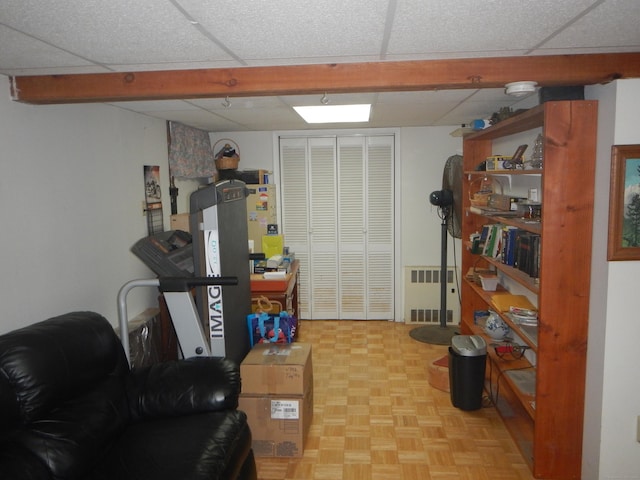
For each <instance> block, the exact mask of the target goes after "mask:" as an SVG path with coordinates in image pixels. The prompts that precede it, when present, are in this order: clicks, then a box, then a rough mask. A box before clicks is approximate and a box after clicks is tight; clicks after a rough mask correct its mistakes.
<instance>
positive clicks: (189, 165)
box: [169, 122, 216, 178]
mask: <svg viewBox="0 0 640 480" xmlns="http://www.w3.org/2000/svg"><path fill="white" fill-rule="evenodd" d="M215 171H216V167H215V162H214V158H213V151H212V150H211V141H210V140H209V133H208V132H206V131H204V130H200V129H199V128H194V127H189V126H187V125H183V124H181V123H177V122H169V172H170V175H171V176H172V177H176V178H202V177H212V176H213V175H214V174H215Z"/></svg>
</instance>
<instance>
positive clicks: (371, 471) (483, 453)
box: [256, 321, 533, 480]
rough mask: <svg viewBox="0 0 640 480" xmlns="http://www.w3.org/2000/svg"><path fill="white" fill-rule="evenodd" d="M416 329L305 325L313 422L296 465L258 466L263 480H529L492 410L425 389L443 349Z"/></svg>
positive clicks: (283, 461)
mask: <svg viewBox="0 0 640 480" xmlns="http://www.w3.org/2000/svg"><path fill="white" fill-rule="evenodd" d="M412 328H413V326H410V325H405V324H400V323H390V322H372V321H367V322H363V321H359V322H358V321H304V322H302V325H301V328H300V331H299V334H300V336H299V338H298V341H300V342H306V343H311V345H312V359H313V375H314V417H313V421H312V424H311V429H310V432H309V435H308V437H307V442H306V445H305V450H304V456H303V457H302V458H295V459H293V458H291V459H287V458H257V459H256V460H257V464H258V478H259V479H260V480H293V479H305V480H394V479H403V480H419V479H427V480H440V479H462V480H489V479H491V480H501V479H504V480H507V479H508V480H532V479H533V477H532V476H531V473H530V471H529V469H528V467H527V465H526V463H525V461H524V460H523V458H522V456H521V455H520V453H519V451H518V449H517V447H516V446H515V444H514V442H513V441H512V440H511V437H510V436H509V433H508V432H507V430H506V428H505V427H504V425H503V423H502V421H501V420H500V418H499V417H498V414H497V412H496V411H495V410H494V409H493V408H492V407H488V408H483V409H481V410H478V411H473V412H465V411H462V410H459V409H457V408H454V407H453V406H452V405H451V401H450V397H449V394H448V393H446V392H443V391H440V390H437V389H435V388H432V387H431V385H429V382H428V374H427V372H428V365H429V363H430V362H432V361H433V360H435V359H437V358H440V357H442V356H443V355H445V354H446V352H447V347H445V346H436V345H429V344H426V343H421V342H418V341H416V340H414V339H412V338H411V337H410V336H409V331H410V330H411V329H412Z"/></svg>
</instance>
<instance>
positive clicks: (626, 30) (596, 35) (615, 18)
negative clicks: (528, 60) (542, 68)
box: [541, 0, 640, 51]
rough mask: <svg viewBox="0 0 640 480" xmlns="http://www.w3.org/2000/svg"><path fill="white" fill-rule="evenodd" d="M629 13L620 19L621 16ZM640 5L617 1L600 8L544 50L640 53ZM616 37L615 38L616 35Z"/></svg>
mask: <svg viewBox="0 0 640 480" xmlns="http://www.w3.org/2000/svg"><path fill="white" fill-rule="evenodd" d="M621 11H623V12H625V14H624V15H620V12H621ZM639 22H640V2H639V1H638V0H615V1H608V2H604V3H602V4H600V5H598V6H597V7H596V8H594V9H593V10H591V11H590V12H589V13H587V14H586V15H585V16H583V17H582V18H580V19H579V20H577V21H576V22H575V23H573V24H572V25H569V26H568V27H567V28H566V29H565V30H563V31H562V32H560V33H559V34H558V35H556V36H555V37H553V38H551V39H550V40H549V41H548V42H546V43H545V44H543V45H541V47H542V48H544V49H547V48H554V49H555V48H566V47H576V48H580V47H583V48H584V47H586V48H607V47H609V48H613V47H615V48H616V51H619V47H633V48H634V49H635V50H636V51H637V50H638V49H640V26H639V25H638V23H639ZM612 33H613V34H612Z"/></svg>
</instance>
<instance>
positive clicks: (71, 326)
mask: <svg viewBox="0 0 640 480" xmlns="http://www.w3.org/2000/svg"><path fill="white" fill-rule="evenodd" d="M78 339H82V340H81V341H78ZM127 371H128V364H127V361H126V357H125V356H124V351H123V349H122V345H121V344H120V341H119V339H118V336H117V335H116V334H115V332H114V330H113V327H112V326H111V324H110V323H109V322H108V321H107V320H106V319H105V318H104V317H102V316H101V315H99V314H97V313H92V312H74V313H68V314H65V315H61V316H59V317H55V318H53V319H49V320H47V321H44V322H39V323H36V324H34V325H30V326H28V327H25V328H22V329H19V330H15V331H13V332H10V333H7V334H5V335H3V336H2V337H0V374H1V375H2V376H4V378H5V380H6V382H7V383H8V384H9V385H10V388H11V390H12V392H11V393H12V396H13V399H14V402H15V405H14V406H10V408H11V409H12V410H13V409H16V408H17V409H18V411H19V414H20V416H21V417H22V421H23V423H25V424H26V423H29V422H32V421H34V420H37V419H39V418H40V417H41V416H42V415H44V414H46V413H47V412H48V411H49V410H50V409H51V408H53V407H54V406H57V405H58V404H59V403H60V402H64V401H66V400H68V399H70V398H73V397H75V396H77V395H79V394H81V393H82V392H85V391H90V390H91V389H93V388H94V387H95V386H96V385H97V384H98V383H100V382H102V380H103V379H104V378H105V377H106V376H108V375H111V374H116V375H120V374H125V373H126V372H127ZM3 397H4V395H3ZM3 403H4V401H3Z"/></svg>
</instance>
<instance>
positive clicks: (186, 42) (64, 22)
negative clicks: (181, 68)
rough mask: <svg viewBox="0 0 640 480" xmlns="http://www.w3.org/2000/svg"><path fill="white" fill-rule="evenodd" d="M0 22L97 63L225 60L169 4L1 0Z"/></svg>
mask: <svg viewBox="0 0 640 480" xmlns="http://www.w3.org/2000/svg"><path fill="white" fill-rule="evenodd" d="M3 2H4V3H7V2H8V3H10V4H11V5H10V6H11V7H12V8H6V7H7V6H8V5H4V4H3V8H2V10H1V11H2V12H4V13H0V19H1V21H2V23H5V24H7V25H9V26H11V27H12V28H15V29H17V30H20V31H22V32H25V33H26V34H29V35H32V36H34V37H36V38H39V39H40V40H42V41H44V42H47V43H50V44H53V45H58V46H59V47H60V48H62V49H64V50H66V51H68V52H71V53H73V54H75V55H78V56H80V57H83V58H85V59H88V60H90V61H93V62H96V63H99V64H111V63H113V64H119V65H122V64H129V65H136V64H146V63H160V64H165V65H166V64H169V63H172V62H186V61H215V60H228V59H229V58H230V57H229V55H228V54H227V53H225V52H224V51H223V50H222V49H221V48H219V47H218V46H216V45H215V44H214V43H212V42H211V41H210V40H209V39H208V38H207V37H205V36H204V35H203V34H202V33H201V32H200V31H198V30H197V28H195V27H194V26H193V25H192V24H191V23H189V21H188V20H187V19H186V18H184V16H183V15H182V14H181V13H180V12H179V11H178V10H177V9H176V7H175V6H174V5H172V4H171V3H170V2H167V1H163V2H159V1H154V0H137V1H135V2H131V1H129V0H109V1H108V2H104V1H101V0H83V1H78V0H75V1H67V2H57V3H56V5H55V8H50V4H49V3H48V2H42V1H38V0H20V1H19V2H17V1H16V0H3Z"/></svg>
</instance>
